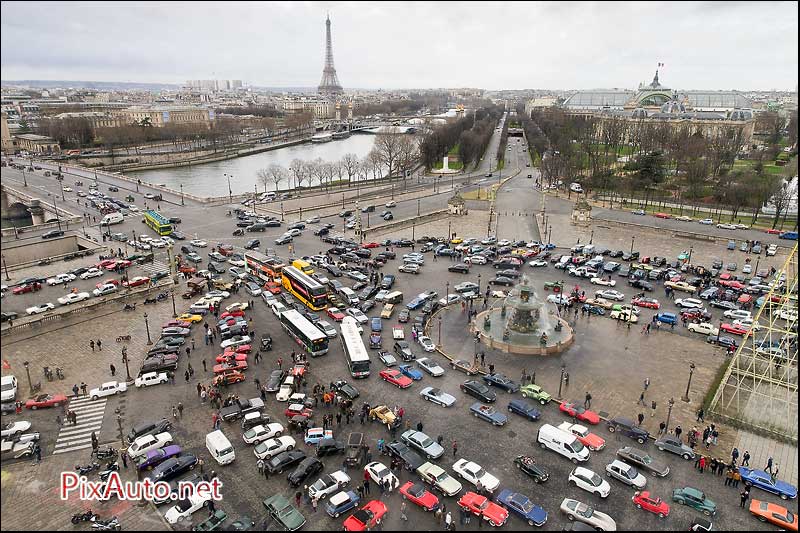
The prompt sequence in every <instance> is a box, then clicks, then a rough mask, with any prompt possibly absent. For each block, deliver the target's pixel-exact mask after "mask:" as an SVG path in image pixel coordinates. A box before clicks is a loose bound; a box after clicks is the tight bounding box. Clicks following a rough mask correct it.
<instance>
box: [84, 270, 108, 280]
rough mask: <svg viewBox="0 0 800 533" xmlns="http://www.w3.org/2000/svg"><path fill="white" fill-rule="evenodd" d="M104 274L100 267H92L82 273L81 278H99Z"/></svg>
mask: <svg viewBox="0 0 800 533" xmlns="http://www.w3.org/2000/svg"><path fill="white" fill-rule="evenodd" d="M103 274H104V272H103V271H102V270H100V269H99V268H90V269H89V270H87V271H86V272H84V273H83V274H81V279H90V278H99V277H100V276H102V275H103Z"/></svg>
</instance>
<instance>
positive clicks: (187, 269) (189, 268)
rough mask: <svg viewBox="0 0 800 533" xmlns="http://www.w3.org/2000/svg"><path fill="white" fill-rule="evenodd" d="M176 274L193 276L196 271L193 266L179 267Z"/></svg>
mask: <svg viewBox="0 0 800 533" xmlns="http://www.w3.org/2000/svg"><path fill="white" fill-rule="evenodd" d="M178 272H183V273H184V274H194V273H195V272H197V269H196V268H195V267H193V266H189V265H181V266H179V267H178Z"/></svg>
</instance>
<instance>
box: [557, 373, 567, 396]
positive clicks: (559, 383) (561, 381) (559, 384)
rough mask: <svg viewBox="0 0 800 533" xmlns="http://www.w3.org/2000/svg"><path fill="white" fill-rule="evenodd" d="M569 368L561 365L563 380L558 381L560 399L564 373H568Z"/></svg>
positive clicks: (562, 378) (562, 377)
mask: <svg viewBox="0 0 800 533" xmlns="http://www.w3.org/2000/svg"><path fill="white" fill-rule="evenodd" d="M566 369H567V367H566V366H564V365H561V378H560V379H559V380H558V399H559V400H560V399H561V386H562V385H564V372H565V371H566Z"/></svg>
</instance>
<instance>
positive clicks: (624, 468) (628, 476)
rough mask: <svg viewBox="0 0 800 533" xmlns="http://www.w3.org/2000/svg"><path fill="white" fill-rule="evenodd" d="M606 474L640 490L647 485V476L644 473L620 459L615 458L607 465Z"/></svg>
mask: <svg viewBox="0 0 800 533" xmlns="http://www.w3.org/2000/svg"><path fill="white" fill-rule="evenodd" d="M606 474H608V475H609V476H610V477H613V478H617V479H618V480H620V481H622V482H623V483H625V484H626V485H630V486H632V487H636V488H637V489H639V490H642V489H643V488H644V487H645V485H647V478H646V477H644V475H643V474H642V473H640V472H639V471H638V470H636V468H635V467H633V466H631V465H629V464H626V463H623V462H622V461H620V460H619V459H614V461H612V462H611V463H609V464H607V465H606Z"/></svg>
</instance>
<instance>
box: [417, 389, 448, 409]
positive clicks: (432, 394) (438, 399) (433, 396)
mask: <svg viewBox="0 0 800 533" xmlns="http://www.w3.org/2000/svg"><path fill="white" fill-rule="evenodd" d="M419 395H420V396H422V398H423V399H425V400H427V401H429V402H431V403H435V404H437V405H441V406H442V407H450V406H451V405H453V404H454V403H456V399H455V397H454V396H452V395H450V394H447V393H446V392H444V391H443V390H442V389H437V388H435V387H425V388H424V389H422V390H421V391H419Z"/></svg>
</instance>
